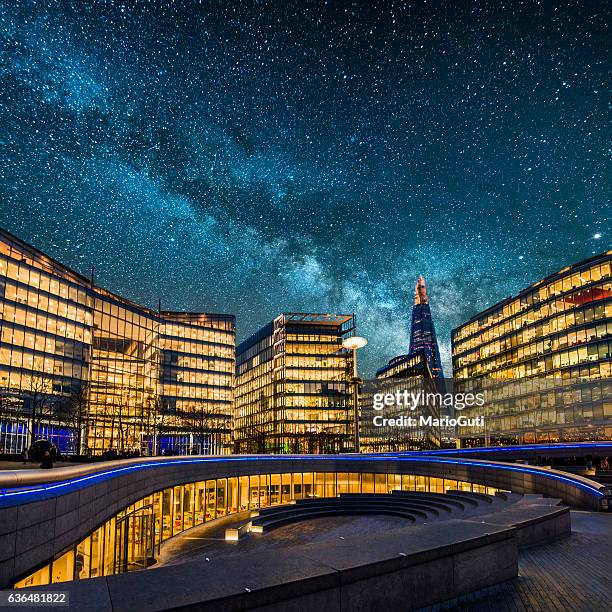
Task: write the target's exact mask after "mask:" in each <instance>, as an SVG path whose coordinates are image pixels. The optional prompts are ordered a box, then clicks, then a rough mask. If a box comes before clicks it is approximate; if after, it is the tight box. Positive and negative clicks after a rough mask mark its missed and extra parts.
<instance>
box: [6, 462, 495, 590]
mask: <svg viewBox="0 0 612 612" xmlns="http://www.w3.org/2000/svg"><path fill="white" fill-rule="evenodd" d="M449 489H459V490H463V491H474V492H477V493H488V494H490V495H493V494H494V493H495V492H496V491H498V489H495V488H492V487H486V486H484V485H478V484H472V483H469V482H460V481H456V480H448V479H443V478H434V477H432V476H415V475H411V474H371V473H359V472H291V473H284V474H261V475H251V476H236V477H230V478H218V479H216V480H202V481H198V482H195V483H188V484H184V485H178V486H175V487H169V488H167V489H164V490H162V491H158V492H156V493H153V494H152V495H148V496H147V497H145V498H143V499H141V500H139V501H137V502H136V503H134V504H132V505H131V506H129V507H128V508H126V509H125V510H123V511H122V512H120V513H119V514H117V516H115V517H113V518H112V519H110V520H108V521H107V522H106V523H104V524H103V525H101V526H100V527H99V528H98V529H96V530H95V531H94V532H93V533H91V534H90V535H88V536H87V537H86V538H84V539H83V540H81V541H80V542H78V543H77V544H76V545H74V546H71V547H70V548H69V549H67V550H65V551H64V552H62V553H60V554H58V555H56V556H55V557H54V559H52V560H51V561H50V562H49V563H47V564H45V565H44V566H43V567H41V568H39V569H37V570H36V571H35V572H32V573H31V574H30V575H28V576H27V577H25V578H23V579H22V580H19V581H18V582H16V583H15V584H14V587H15V588H23V587H28V586H40V585H43V584H49V583H59V582H66V581H67V580H81V579H86V578H94V577H96V576H108V575H112V574H119V573H123V572H127V571H132V570H135V569H142V568H146V567H148V566H149V565H151V564H152V563H153V561H154V558H155V555H156V553H157V552H158V551H159V546H160V545H161V543H162V542H164V541H166V540H168V539H169V538H171V537H173V536H175V535H177V534H179V533H181V532H183V531H185V530H186V529H191V528H192V527H196V526H198V525H202V524H203V523H206V522H208V521H212V520H214V519H216V518H221V517H224V516H226V515H230V514H235V513H237V512H245V511H247V510H254V509H257V508H265V507H267V506H274V505H279V504H287V503H290V502H292V501H294V500H299V499H308V498H312V497H336V496H338V495H340V494H342V493H391V492H392V491H393V490H399V491H421V492H430V493H444V492H445V491H447V490H449Z"/></svg>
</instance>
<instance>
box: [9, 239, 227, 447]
mask: <svg viewBox="0 0 612 612" xmlns="http://www.w3.org/2000/svg"><path fill="white" fill-rule="evenodd" d="M0 335H1V339H0V453H18V452H20V451H21V450H22V449H23V448H27V447H28V446H29V444H30V442H31V441H32V440H34V439H38V438H47V439H50V440H52V441H53V442H54V443H55V444H56V445H57V446H58V448H60V450H61V451H63V452H78V451H79V450H80V452H86V451H87V450H90V451H91V452H92V453H94V454H99V453H102V452H104V451H105V450H109V449H116V450H118V451H138V452H141V453H143V452H144V453H151V452H160V451H162V450H165V449H172V451H173V452H194V451H196V450H200V449H201V450H204V451H205V452H223V451H224V452H227V450H228V449H229V446H230V442H231V428H230V422H231V413H232V385H233V372H234V363H235V361H234V356H235V320H234V317H233V316H230V315H212V314H203V313H201V314H200V313H194V314H191V313H174V312H157V311H154V310H151V309H149V308H145V307H142V306H139V305H137V304H134V303H133V302H130V301H128V300H126V299H124V298H121V297H119V296H117V295H114V294H112V293H110V292H108V291H106V290H104V289H102V288H100V287H96V286H95V285H94V284H93V282H92V280H90V279H87V278H85V277H83V276H81V275H79V274H77V273H76V272H73V271H72V270H69V269H68V268H66V267H64V266H62V265H61V264H59V263H58V262H56V261H54V260H53V259H51V258H50V257H48V256H47V255H45V254H44V253H41V252H40V251H38V250H36V249H34V248H33V247H31V246H29V245H27V244H26V243H24V242H23V241H21V240H19V239H18V238H16V237H14V236H12V235H10V234H9V233H7V232H5V231H3V230H0ZM79 443H80V444H79ZM78 445H80V449H77V448H76V446H78Z"/></svg>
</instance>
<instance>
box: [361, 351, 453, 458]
mask: <svg viewBox="0 0 612 612" xmlns="http://www.w3.org/2000/svg"><path fill="white" fill-rule="evenodd" d="M398 390H399V391H401V392H403V391H408V393H410V394H411V397H418V394H419V393H420V392H422V393H436V391H437V385H436V381H435V379H434V377H433V376H432V373H431V370H430V369H429V363H428V361H427V356H426V354H425V351H423V350H418V351H416V352H414V353H409V354H408V355H399V356H398V357H394V358H393V359H391V361H389V363H388V364H387V365H385V366H383V367H382V368H379V369H378V371H377V372H376V380H375V381H368V382H367V383H366V385H365V388H364V392H363V395H362V399H361V422H360V432H361V448H362V450H363V451H365V452H376V453H380V452H396V451H404V450H425V449H432V448H439V447H440V443H441V434H440V427H439V426H437V425H436V424H427V423H422V422H421V421H420V417H421V415H423V416H425V417H428V416H431V417H432V418H433V419H439V418H440V410H439V406H437V405H435V404H434V405H431V406H430V405H427V406H419V407H418V408H417V409H415V410H414V411H411V410H410V409H408V408H405V407H403V406H392V407H386V408H385V409H384V410H382V411H376V410H374V407H373V394H374V393H385V394H386V393H395V392H396V391H398ZM401 416H409V417H412V418H414V419H416V423H415V425H413V426H403V427H398V426H388V425H384V426H375V425H374V420H373V419H374V418H375V417H384V418H387V419H397V418H398V417H401Z"/></svg>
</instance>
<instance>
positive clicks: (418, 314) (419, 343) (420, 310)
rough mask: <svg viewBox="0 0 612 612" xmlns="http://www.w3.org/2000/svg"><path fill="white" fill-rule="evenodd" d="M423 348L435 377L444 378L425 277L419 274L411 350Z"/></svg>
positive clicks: (415, 290)
mask: <svg viewBox="0 0 612 612" xmlns="http://www.w3.org/2000/svg"><path fill="white" fill-rule="evenodd" d="M418 350H423V351H424V352H425V357H426V359H427V363H428V365H429V369H430V370H431V374H432V376H433V377H434V378H435V379H441V378H444V374H443V372H442V362H441V361H440V349H439V348H438V339H437V338H436V330H435V329H434V324H433V319H432V318H431V310H430V309H429V298H428V297H427V287H426V286H425V279H424V278H423V277H422V276H419V278H418V280H417V282H416V286H415V288H414V306H413V307H412V328H411V332H410V352H411V353H414V352H415V351H418Z"/></svg>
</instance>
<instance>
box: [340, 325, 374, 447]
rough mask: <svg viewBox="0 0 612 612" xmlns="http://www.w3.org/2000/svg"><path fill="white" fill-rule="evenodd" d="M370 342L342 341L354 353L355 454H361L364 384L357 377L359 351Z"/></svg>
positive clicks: (352, 338) (351, 380) (360, 338)
mask: <svg viewBox="0 0 612 612" xmlns="http://www.w3.org/2000/svg"><path fill="white" fill-rule="evenodd" d="M367 343H368V341H367V340H366V339H365V338H362V337H361V336H351V337H350V338H345V339H344V340H343V341H342V346H343V347H344V348H345V349H348V350H349V351H352V353H353V376H352V377H351V379H350V382H352V383H353V410H354V419H355V452H356V453H358V452H359V385H360V384H361V383H362V382H363V381H362V380H361V378H359V376H357V349H360V348H363V347H364V346H365V345H366V344H367Z"/></svg>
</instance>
